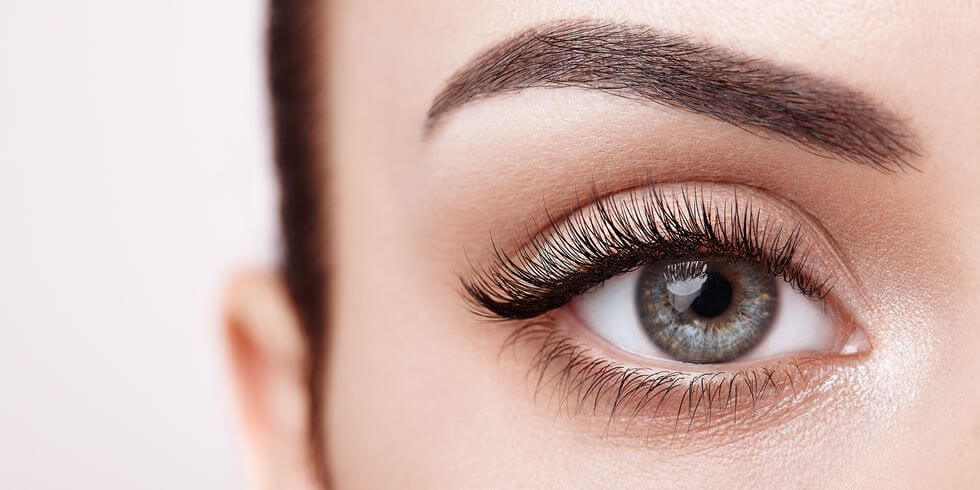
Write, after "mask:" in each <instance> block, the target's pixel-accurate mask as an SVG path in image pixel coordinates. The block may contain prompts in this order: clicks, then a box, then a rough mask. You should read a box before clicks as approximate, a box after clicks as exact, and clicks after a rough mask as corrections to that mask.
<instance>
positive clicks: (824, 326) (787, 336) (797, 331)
mask: <svg viewBox="0 0 980 490" xmlns="http://www.w3.org/2000/svg"><path fill="white" fill-rule="evenodd" d="M778 282H779V307H778V309H777V310H776V318H775V320H774V321H773V325H772V328H770V329H769V333H768V334H766V336H765V337H764V338H763V339H762V342H760V343H759V345H757V346H755V348H754V349H752V350H751V351H749V352H748V353H746V354H745V356H744V360H753V359H763V358H766V357H776V356H782V355H786V354H793V353H806V352H820V351H827V350H830V349H832V348H834V347H835V344H836V343H837V337H838V336H837V328H836V327H835V326H834V322H833V321H832V320H831V319H830V318H829V317H828V316H827V315H825V314H824V312H823V311H821V308H820V303H818V302H816V301H814V300H811V299H809V298H807V297H806V296H803V295H802V294H800V293H798V292H796V291H794V290H793V288H792V287H790V285H789V284H788V283H787V282H786V281H783V280H778Z"/></svg>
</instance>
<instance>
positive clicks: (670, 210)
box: [463, 187, 829, 319]
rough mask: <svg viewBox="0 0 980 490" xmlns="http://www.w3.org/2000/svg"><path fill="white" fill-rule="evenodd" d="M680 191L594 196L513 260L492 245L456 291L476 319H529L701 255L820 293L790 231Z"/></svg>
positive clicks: (739, 206) (795, 232)
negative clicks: (750, 265) (615, 281)
mask: <svg viewBox="0 0 980 490" xmlns="http://www.w3.org/2000/svg"><path fill="white" fill-rule="evenodd" d="M679 194H680V195H678V194H677V193H673V194H671V195H670V196H668V195H667V194H665V193H663V192H660V191H659V190H658V189H657V188H655V187H647V188H646V189H645V190H635V189H634V190H633V191H631V192H630V195H629V199H625V200H613V201H609V202H606V201H604V200H602V199H598V198H596V199H595V200H596V203H597V204H596V205H595V207H594V208H593V209H592V210H590V212H587V213H578V214H572V215H570V216H569V217H568V218H567V220H566V221H564V222H563V223H559V222H558V221H557V220H556V219H554V218H553V217H552V216H551V215H550V214H549V220H550V231H549V232H547V233H544V234H541V235H538V236H537V237H534V238H530V239H529V240H528V244H527V245H526V246H525V247H523V248H521V249H520V250H519V251H518V252H517V253H516V255H515V256H514V257H510V256H508V255H507V254H506V253H505V252H503V251H502V250H501V249H500V248H498V247H497V246H496V245H495V244H494V246H493V257H492V260H491V261H490V263H489V264H488V265H486V266H484V267H482V268H480V269H476V270H475V271H474V274H473V277H472V278H471V279H463V288H464V291H465V293H466V294H467V296H468V298H469V299H470V300H471V302H472V304H473V306H474V310H475V311H476V312H477V313H478V314H480V315H483V316H486V317H490V318H498V319H527V318H534V317H537V316H540V315H542V314H544V313H547V312H549V311H551V310H554V309H555V308H559V307H561V306H564V305H565V304H567V303H568V302H569V301H571V300H572V298H574V297H575V296H578V295H580V294H583V293H586V292H588V291H589V290H591V289H593V288H595V287H596V286H598V285H599V284H602V282H604V281H606V280H607V279H609V278H611V277H614V276H617V275H619V274H623V273H625V272H629V271H631V270H634V269H636V268H638V267H640V266H642V265H644V264H646V263H651V262H656V261H661V260H683V259H692V260H693V259H697V258H702V257H709V256H715V257H724V258H728V259H731V260H744V261H750V262H754V263H758V264H760V265H762V266H764V267H766V269H767V271H768V273H769V275H770V276H772V277H781V278H783V279H784V280H786V281H787V282H789V283H790V284H791V285H792V286H793V288H794V289H796V290H797V291H799V292H800V293H802V294H804V295H806V296H809V297H814V298H823V297H824V296H825V295H826V294H827V292H828V291H829V288H828V287H827V282H826V281H818V280H815V279H813V277H812V275H811V273H810V272H811V271H810V268H809V267H808V266H807V263H806V257H805V256H804V257H799V255H800V254H799V253H798V250H799V244H800V240H801V236H800V229H799V227H795V228H794V229H792V230H788V231H787V230H784V229H783V228H781V227H778V226H774V225H772V223H771V222H770V221H769V220H768V219H766V220H763V219H761V217H760V214H759V213H757V212H756V211H754V210H753V208H752V206H751V204H750V203H744V202H742V201H739V200H738V198H737V196H736V198H735V199H734V201H733V202H732V204H731V205H728V204H726V205H724V206H723V207H721V208H719V207H718V206H713V205H712V203H711V202H710V199H709V198H708V196H706V195H705V193H704V192H702V191H698V190H694V191H692V192H687V191H683V192H680V193H679Z"/></svg>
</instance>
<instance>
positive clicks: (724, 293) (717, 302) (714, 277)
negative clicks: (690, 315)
mask: <svg viewBox="0 0 980 490" xmlns="http://www.w3.org/2000/svg"><path fill="white" fill-rule="evenodd" d="M731 302H732V283H730V282H728V279H725V277H724V276H721V275H718V274H715V273H713V272H709V273H708V274H707V277H706V278H705V281H704V283H703V284H701V290H700V291H699V292H698V296H697V298H694V301H692V302H691V311H693V312H694V313H696V314H697V315H699V316H702V317H705V318H713V317H716V316H718V315H720V314H722V313H724V312H725V310H727V309H728V305H730V304H731Z"/></svg>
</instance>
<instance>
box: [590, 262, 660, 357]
mask: <svg viewBox="0 0 980 490" xmlns="http://www.w3.org/2000/svg"><path fill="white" fill-rule="evenodd" d="M640 272H641V271H639V270H637V271H633V272H627V273H626V274H622V275H619V276H616V277H613V278H610V279H608V280H607V281H606V282H604V283H602V285H601V286H599V287H598V288H597V289H595V290H594V291H591V292H588V293H585V294H583V295H581V296H579V297H577V298H575V299H574V300H572V304H571V308H572V311H573V312H575V315H576V316H577V317H578V318H579V320H581V321H582V323H584V324H585V326H586V327H588V328H589V329H590V330H592V331H593V332H595V333H596V334H598V335H599V336H600V337H602V338H603V339H605V340H606V341H608V342H609V343H610V344H612V345H614V346H616V347H618V348H619V349H622V350H625V351H627V352H632V353H634V354H638V355H641V356H644V357H658V358H667V355H666V354H665V353H664V352H663V351H661V350H660V349H658V348H657V346H656V345H655V344H654V343H653V342H652V341H651V340H650V338H649V337H647V334H646V333H645V332H644V331H643V325H642V324H641V323H640V315H639V312H638V311H637V309H636V287H637V284H638V283H639V280H640Z"/></svg>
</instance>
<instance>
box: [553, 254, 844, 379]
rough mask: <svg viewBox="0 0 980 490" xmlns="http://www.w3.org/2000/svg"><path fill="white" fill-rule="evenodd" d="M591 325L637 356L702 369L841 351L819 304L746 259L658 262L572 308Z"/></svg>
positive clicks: (605, 285)
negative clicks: (772, 358)
mask: <svg viewBox="0 0 980 490" xmlns="http://www.w3.org/2000/svg"><path fill="white" fill-rule="evenodd" d="M571 309H572V311H573V312H574V314H575V315H576V316H577V317H578V318H579V320H581V322H583V323H584V324H585V326H586V327H587V328H589V329H590V330H592V331H593V332H595V333H596V334H597V335H599V336H600V337H602V338H603V339H605V340H606V341H608V342H609V343H610V344H612V345H613V346H615V347H617V348H619V349H621V350H623V351H627V352H630V353H633V354H636V355H640V356H644V357H648V358H655V359H660V360H667V361H677V362H686V363H696V364H707V363H724V362H730V361H748V360H756V359H763V358H769V357H778V356H783V355H790V354H798V353H804V352H806V353H809V352H821V351H830V350H833V349H835V348H839V345H840V337H841V336H840V335H839V333H838V328H837V327H836V325H835V322H834V321H833V319H832V318H830V317H829V316H828V315H827V314H825V313H824V312H823V311H822V308H821V304H820V303H819V302H818V301H816V300H811V299H809V298H807V297H805V296H803V295H802V294H800V293H798V292H796V291H794V290H793V288H792V287H790V285H789V284H788V283H787V282H786V281H785V280H783V279H782V278H779V277H777V278H774V277H772V276H771V275H770V274H768V273H767V270H766V269H765V268H764V267H762V266H760V265H759V264H755V263H752V262H748V261H732V260H727V259H723V258H706V259H700V260H687V261H660V262H654V263H651V264H647V265H644V266H641V267H640V268H638V269H636V270H634V271H632V272H628V273H626V274H622V275H620V276H617V277H614V278H612V279H609V280H607V281H606V282H605V283H603V284H602V285H601V286H599V287H598V288H597V289H595V290H594V291H592V292H588V293H585V294H582V295H580V296H578V297H577V298H576V299H575V300H574V301H572V303H571Z"/></svg>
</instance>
